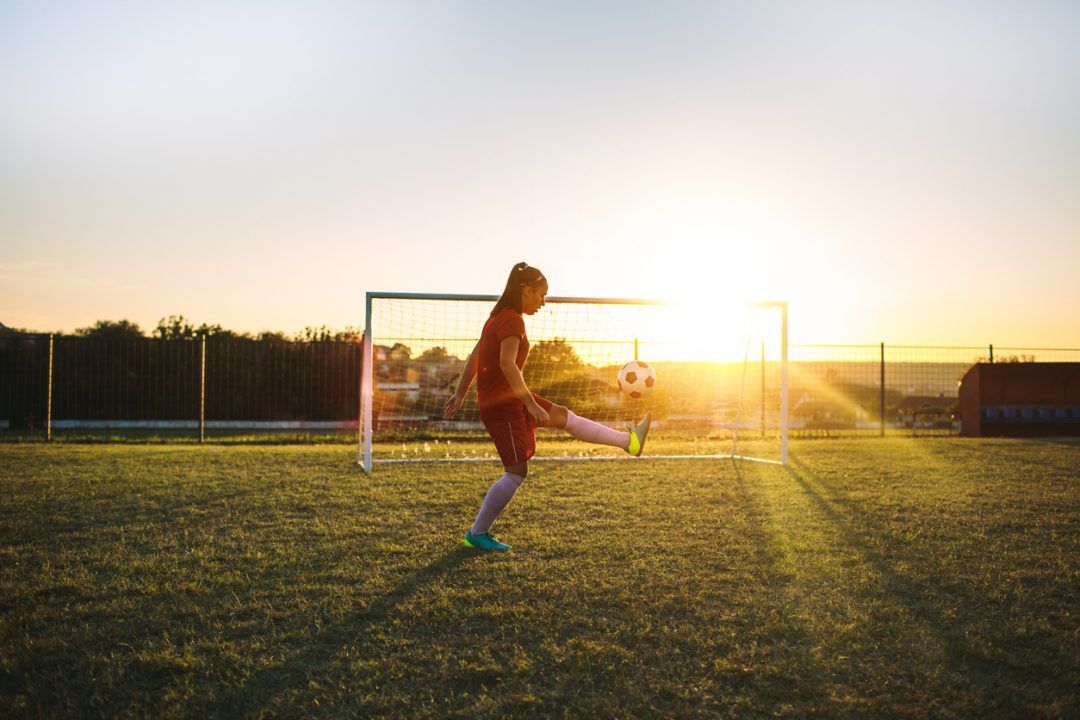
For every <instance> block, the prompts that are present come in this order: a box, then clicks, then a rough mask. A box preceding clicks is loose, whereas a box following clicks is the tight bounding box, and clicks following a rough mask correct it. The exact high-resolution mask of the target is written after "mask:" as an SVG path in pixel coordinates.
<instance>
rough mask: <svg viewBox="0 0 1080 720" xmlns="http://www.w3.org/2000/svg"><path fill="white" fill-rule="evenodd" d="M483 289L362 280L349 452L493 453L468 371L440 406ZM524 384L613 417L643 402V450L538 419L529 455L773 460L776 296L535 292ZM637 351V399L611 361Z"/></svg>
mask: <svg viewBox="0 0 1080 720" xmlns="http://www.w3.org/2000/svg"><path fill="white" fill-rule="evenodd" d="M497 300H498V297H497V296H494V295H436V294H415V293H389V292H369V293H368V294H367V299H366V303H365V307H366V319H365V331H364V337H363V352H362V361H361V362H362V370H361V374H360V375H361V379H360V418H359V427H360V433H359V448H358V458H359V462H360V465H361V466H362V468H363V470H364V472H366V473H370V472H372V470H373V468H374V467H375V466H376V465H379V464H384V463H415V462H444V463H445V462H497V461H498V455H497V454H496V453H495V448H494V445H493V444H492V443H491V441H490V440H489V439H488V436H487V433H486V432H485V430H484V427H483V424H482V423H481V422H480V418H479V415H478V412H477V407H476V386H475V382H474V383H473V387H472V388H471V389H470V391H469V395H468V396H467V398H466V400H465V403H464V404H463V406H462V407H461V409H460V410H459V411H458V412H457V414H456V415H455V416H454V417H453V418H452V419H450V420H445V419H443V406H444V404H445V402H446V400H447V398H449V397H450V395H451V394H452V393H453V392H454V389H455V388H456V386H457V382H458V378H459V376H460V374H461V371H462V369H463V368H464V365H465V360H466V359H467V358H468V357H469V354H470V353H471V352H472V350H473V347H474V346H475V345H476V342H477V340H478V339H479V337H480V332H481V330H482V328H483V326H484V322H485V321H486V320H487V318H488V316H489V314H490V312H491V309H492V307H493V306H494V303H495V302H496V301H497ZM525 327H526V332H527V334H528V338H529V343H530V351H529V357H528V360H527V361H526V364H525V367H524V370H523V374H524V376H525V381H526V384H527V385H528V386H529V389H530V390H532V391H533V392H535V393H538V394H540V395H542V396H544V397H545V398H547V399H549V400H551V401H552V402H554V403H557V404H561V405H566V406H567V407H569V408H570V409H571V410H573V411H574V412H575V413H577V414H578V415H581V416H584V417H588V418H590V419H592V420H596V421H597V422H602V423H604V424H607V425H610V426H611V427H616V428H618V429H623V428H625V426H626V424H627V423H636V422H637V421H638V420H639V419H640V418H641V417H642V415H644V413H645V412H647V411H648V412H652V415H653V425H652V430H651V431H650V434H649V440H648V443H647V445H646V451H645V454H644V455H642V457H640V458H634V457H631V456H629V455H627V454H626V453H623V452H620V451H618V450H617V449H614V448H610V447H603V446H596V445H588V444H585V443H581V442H579V441H576V440H574V439H573V438H571V437H570V436H569V435H568V434H567V433H566V432H564V431H562V430H557V429H554V428H541V429H540V430H539V437H538V439H537V448H538V449H537V454H536V456H535V457H533V458H532V460H531V461H532V462H544V461H562V462H571V461H607V460H630V461H634V462H638V461H642V460H680V459H686V458H695V459H701V458H715V459H722V458H731V459H737V460H747V461H757V462H772V463H778V464H787V441H788V398H787V383H788V359H787V337H788V313H787V303H786V302H755V303H749V304H746V305H745V306H737V307H728V308H723V307H720V308H717V307H703V306H701V305H696V306H695V305H679V304H676V303H670V302H665V301H659V300H640V299H623V298H573V297H549V298H547V300H546V305H545V306H544V307H543V308H541V309H540V310H539V311H538V312H537V313H536V314H535V315H533V316H526V318H525ZM631 360H638V361H641V362H645V363H647V364H649V365H650V366H651V367H652V368H653V369H654V371H655V373H656V378H657V379H656V384H655V386H654V388H653V390H652V391H651V392H650V393H649V394H648V395H647V396H646V397H644V398H632V397H629V396H628V395H626V394H624V393H623V392H622V391H621V390H620V389H619V386H618V382H617V376H618V371H619V368H621V367H622V366H623V365H624V364H625V363H627V362H629V361H631Z"/></svg>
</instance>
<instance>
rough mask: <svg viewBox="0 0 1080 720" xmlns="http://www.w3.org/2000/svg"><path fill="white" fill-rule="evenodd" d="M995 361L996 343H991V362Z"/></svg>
mask: <svg viewBox="0 0 1080 720" xmlns="http://www.w3.org/2000/svg"><path fill="white" fill-rule="evenodd" d="M993 362H994V343H990V363H991V364H993Z"/></svg>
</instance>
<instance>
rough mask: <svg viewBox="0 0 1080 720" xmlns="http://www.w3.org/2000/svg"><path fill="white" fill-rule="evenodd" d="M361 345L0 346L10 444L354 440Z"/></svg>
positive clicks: (4, 423) (2, 414) (44, 341)
mask: <svg viewBox="0 0 1080 720" xmlns="http://www.w3.org/2000/svg"><path fill="white" fill-rule="evenodd" d="M359 387H360V345H359V343H354V342H335V341H322V342H265V341H252V340H233V339H229V340H214V339H208V340H159V339H150V338H145V339H128V340H120V341H109V340H95V339H90V338H82V337H65V336H55V337H52V336H48V335H13V336H7V337H2V338H0V433H3V434H4V435H6V436H7V437H8V438H17V439H22V438H27V439H29V438H34V439H36V438H46V439H48V438H50V437H60V438H80V439H126V438H131V439H139V438H142V439H150V438H162V439H165V438H175V439H179V438H189V439H194V440H199V439H203V438H206V437H212V438H233V439H241V440H273V439H277V440H286V439H289V438H292V437H305V438H310V437H311V436H315V435H317V436H326V437H328V438H334V437H341V438H344V439H347V440H349V441H350V442H351V441H353V440H355V437H356V419H357V414H358V407H359V398H360V393H359Z"/></svg>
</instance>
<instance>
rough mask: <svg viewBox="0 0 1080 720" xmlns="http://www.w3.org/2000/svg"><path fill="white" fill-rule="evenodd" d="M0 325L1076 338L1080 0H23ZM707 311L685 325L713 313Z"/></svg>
mask: <svg viewBox="0 0 1080 720" xmlns="http://www.w3.org/2000/svg"><path fill="white" fill-rule="evenodd" d="M0 108H2V110H0V322H3V323H4V324H6V325H9V326H13V327H19V328H26V329H33V330H41V331H56V330H64V331H70V330H73V329H75V328H77V327H80V326H84V325H89V324H91V323H92V322H94V321H95V320H98V319H120V318H127V319H130V320H133V321H135V322H137V323H139V324H140V325H142V327H143V328H144V329H145V330H151V329H152V328H153V326H154V325H155V324H156V322H157V321H158V319H159V318H161V317H163V316H166V315H170V314H183V315H186V316H187V317H188V318H190V319H191V320H192V321H194V322H195V323H196V324H199V323H203V322H206V323H218V324H221V325H224V326H225V327H228V328H231V329H235V330H246V331H259V330H263V329H272V330H283V331H287V332H292V331H296V330H300V329H302V328H304V327H305V326H318V325H327V326H330V327H333V328H344V327H345V326H350V325H351V326H360V325H362V323H363V311H364V304H363V297H364V293H365V292H366V291H369V290H380V291H382V290H393V291H402V292H448V293H497V292H499V290H500V289H501V287H502V284H503V282H504V281H505V277H506V273H507V271H508V270H509V268H510V266H511V265H512V264H513V263H514V262H517V261H519V260H527V261H529V262H530V263H531V264H534V265H537V266H539V267H541V268H542V269H543V270H544V272H545V273H546V274H547V276H548V277H549V278H550V283H551V293H552V294H553V295H573V296H619V297H621V296H631V297H657V298H672V299H679V300H687V299H689V300H696V301H698V307H699V314H700V322H699V323H696V325H697V326H698V327H700V328H701V332H704V333H715V332H723V330H724V327H725V325H724V317H725V308H727V307H730V306H731V305H732V304H733V303H735V302H736V301H737V300H739V299H743V298H745V299H786V300H788V301H789V302H790V303H791V339H792V341H793V342H851V343H876V342H878V341H885V342H890V343H908V344H918V343H926V344H977V345H978V344H985V343H989V342H993V343H998V344H1001V345H1015V346H1046V347H1080V3H1076V2H1064V1H1062V2H1042V1H1023V2H1021V1H1020V0H1017V1H1015V2H994V1H992V0H987V1H983V2H949V3H941V2H926V3H923V2H907V1H905V2H894V3H873V2H842V3H838V2H813V3H808V2H742V3H731V2H705V3H697V2H655V3H628V2H589V3H581V2H532V3H526V2H450V1H446V0H443V1H438V2H385V3H361V2H323V1H318V0H306V1H304V2H300V1H297V2H228V1H225V0H217V1H215V2H206V3H203V2H186V3H175V2H172V3H157V2H151V1H149V0H140V1H138V2H123V3H119V2H102V1H98V2H48V1H44V2H25V3H13V2H3V3H2V4H0ZM694 325H695V323H688V327H693V326H694Z"/></svg>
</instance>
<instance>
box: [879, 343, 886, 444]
mask: <svg viewBox="0 0 1080 720" xmlns="http://www.w3.org/2000/svg"><path fill="white" fill-rule="evenodd" d="M879 405H880V409H881V437H885V343H884V342H883V343H881V399H880V401H879Z"/></svg>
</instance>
